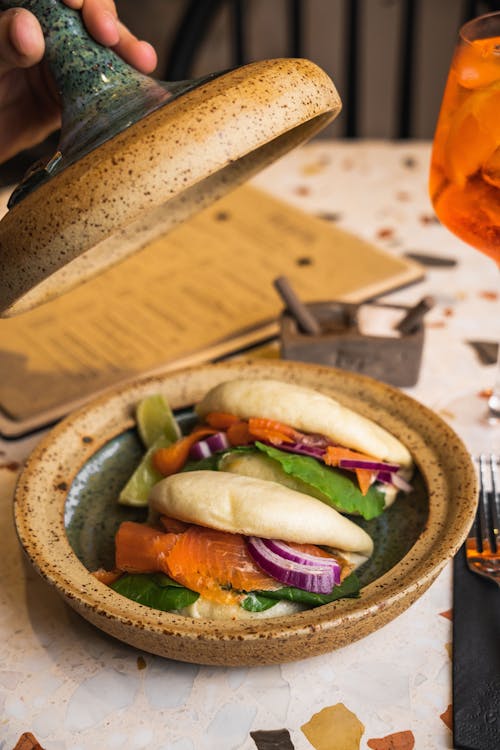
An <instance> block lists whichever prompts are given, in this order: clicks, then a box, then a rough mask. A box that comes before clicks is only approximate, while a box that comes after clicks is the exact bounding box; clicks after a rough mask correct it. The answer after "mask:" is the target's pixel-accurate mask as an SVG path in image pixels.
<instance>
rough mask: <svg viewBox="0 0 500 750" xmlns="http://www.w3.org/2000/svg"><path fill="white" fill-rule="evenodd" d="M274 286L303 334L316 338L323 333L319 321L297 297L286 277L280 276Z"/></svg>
mask: <svg viewBox="0 0 500 750" xmlns="http://www.w3.org/2000/svg"><path fill="white" fill-rule="evenodd" d="M273 284H274V288H275V289H276V291H277V292H278V294H279V295H280V297H281V299H282V300H283V302H284V303H285V305H286V309H287V312H288V314H289V315H291V316H292V317H293V318H294V320H295V321H296V322H297V325H298V329H299V330H300V331H301V332H302V333H308V334H310V335H316V336H317V335H319V334H320V333H321V327H320V325H319V323H318V321H317V320H316V318H315V317H314V315H313V314H312V313H311V310H310V309H309V307H308V306H307V305H305V304H304V303H303V302H302V301H301V300H300V299H299V298H298V297H297V295H296V294H295V292H294V290H293V288H292V285H291V284H290V282H289V280H288V279H287V278H286V277H285V276H278V278H277V279H275V280H274V282H273Z"/></svg>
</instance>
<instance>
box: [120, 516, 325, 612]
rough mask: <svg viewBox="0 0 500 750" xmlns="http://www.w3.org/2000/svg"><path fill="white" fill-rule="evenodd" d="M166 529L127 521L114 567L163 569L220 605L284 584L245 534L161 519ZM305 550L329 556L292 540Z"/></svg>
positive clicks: (129, 570)
mask: <svg viewBox="0 0 500 750" xmlns="http://www.w3.org/2000/svg"><path fill="white" fill-rule="evenodd" d="M161 520H162V522H163V524H164V527H165V528H166V529H167V531H162V530H161V529H155V528H152V527H150V526H146V525H145V524H141V523H134V522H133V521H125V522H124V523H122V524H121V525H120V528H119V529H118V532H117V534H116V537H115V560H116V568H117V569H118V570H119V571H122V572H126V573H157V572H162V573H165V574H166V575H168V576H170V578H173V579H174V581H177V583H180V584H181V585H183V586H186V588H188V589H191V591H196V592H197V593H198V594H201V596H203V597H205V598H206V599H208V600H209V601H212V602H216V603H218V604H238V603H239V601H240V600H241V599H242V598H243V597H244V596H245V592H250V591H270V590H272V589H277V588H280V587H281V585H282V584H280V583H279V582H278V581H277V580H275V579H274V578H272V577H271V576H269V575H267V573H264V571H263V570H261V568H259V566H258V565H257V564H256V563H255V562H254V561H253V559H252V557H251V556H250V554H249V552H248V549H247V545H246V541H245V538H244V537H243V536H242V535H241V534H232V533H230V532H228V531H217V530H215V529H209V528H206V527H204V526H197V525H196V524H191V525H186V524H185V523H183V522H182V521H176V520H174V519H169V518H167V517H162V519H161ZM290 546H292V547H293V548H294V549H296V550H297V551H300V552H305V553H307V554H313V555H319V556H325V557H330V555H329V554H328V553H327V552H324V551H323V550H322V549H320V548H318V547H316V546H315V545H312V544H290Z"/></svg>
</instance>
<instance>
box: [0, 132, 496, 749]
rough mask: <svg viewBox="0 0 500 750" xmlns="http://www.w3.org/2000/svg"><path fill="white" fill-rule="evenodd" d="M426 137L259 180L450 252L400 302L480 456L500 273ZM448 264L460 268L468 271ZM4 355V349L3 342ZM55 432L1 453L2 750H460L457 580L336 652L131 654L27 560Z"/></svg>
mask: <svg viewBox="0 0 500 750" xmlns="http://www.w3.org/2000/svg"><path fill="white" fill-rule="evenodd" d="M429 156H430V146H429V144H428V143H424V142H404V143H386V142H363V141H357V142H347V141H335V142H333V141H321V140H317V141H315V142H313V143H312V144H310V145H308V146H305V147H303V148H301V149H298V150H296V151H295V152H293V153H291V154H290V155H288V156H286V157H285V158H283V159H282V160H281V161H280V162H278V163H277V164H275V165H273V166H272V167H270V168H268V169H267V170H266V171H265V172H263V173H262V174H260V175H259V176H258V177H257V178H255V179H254V184H255V185H257V186H258V187H261V188H263V189H264V190H268V191H270V192H271V193H273V194H274V195H276V196H278V197H280V198H283V199H285V200H287V201H289V202H290V203H292V204H293V205H295V206H297V207H299V208H301V209H303V210H305V211H307V212H310V213H312V214H315V215H319V216H323V217H324V218H325V219H326V220H329V221H334V222H335V223H336V224H337V225H338V226H339V227H341V228H343V229H346V230H349V231H352V232H354V233H356V234H358V235H359V236H361V237H363V238H364V239H367V240H370V241H372V242H374V243H375V244H377V245H378V246H379V247H381V248H383V249H385V250H387V251H388V252H389V253H394V254H395V255H402V254H404V253H408V252H410V253H418V254H424V255H427V256H433V257H436V256H438V257H439V258H441V259H443V258H444V259H446V260H447V261H449V263H448V264H445V265H440V266H435V265H426V267H425V272H426V276H425V279H424V280H423V281H421V282H418V283H416V284H413V285H411V286H408V287H406V288H404V289H400V290H398V291H397V292H393V293H392V294H391V295H386V297H385V298H384V299H385V300H388V301H391V302H396V303H404V304H410V305H411V304H414V303H416V302H417V301H418V300H419V299H421V298H422V297H423V296H424V295H432V296H434V298H435V301H436V304H435V306H434V307H433V309H432V310H431V311H430V312H429V313H428V315H427V316H426V319H425V346H424V352H423V360H422V366H421V371H420V377H419V380H418V383H417V385H416V386H414V387H412V388H409V389H406V391H407V393H409V395H411V396H413V397H414V398H416V399H417V400H419V401H421V402H423V403H424V404H425V405H427V406H429V407H431V408H433V409H435V410H436V411H438V412H439V413H440V414H441V415H442V416H443V418H444V419H446V420H447V421H449V422H450V424H451V425H452V426H454V427H455V429H457V431H459V433H460V434H461V437H462V438H463V440H464V441H465V443H466V445H467V446H468V448H469V449H470V451H471V452H472V453H476V452H477V451H479V450H496V451H497V453H498V452H500V428H498V427H494V426H487V425H486V424H484V423H482V422H481V420H480V419H479V418H478V419H477V420H476V421H473V422H472V423H471V424H470V425H469V426H468V427H467V428H462V427H460V425H458V423H457V422H456V408H455V406H456V404H458V403H459V401H460V398H461V397H462V396H464V395H466V394H467V393H474V394H476V397H477V398H476V401H477V414H480V413H482V412H484V409H485V404H486V401H485V394H486V393H487V390H488V388H490V387H491V385H492V381H493V378H494V374H495V366H494V364H484V363H483V361H482V359H481V358H480V356H479V354H478V352H477V350H476V349H475V348H474V347H473V346H471V345H470V344H469V343H468V342H469V341H477V340H481V341H491V342H494V341H495V340H496V339H497V338H500V328H499V326H498V319H499V316H498V303H499V301H498V294H497V289H498V287H497V282H498V279H497V275H498V274H497V273H496V272H495V268H494V266H493V263H492V262H491V261H490V260H488V259H487V258H486V257H485V256H484V257H483V256H482V255H481V254H480V253H478V252H476V251H474V250H473V249H471V248H469V247H467V246H466V245H465V244H463V243H461V242H460V241H459V240H458V239H456V238H455V237H453V236H452V235H451V234H450V233H448V231H447V230H446V229H445V228H443V227H442V226H440V224H439V223H438V222H437V221H436V220H435V218H434V215H433V212H432V207H431V205H430V202H429V199H428V196H427V172H428V163H429ZM451 261H456V263H455V264H454V265H452V264H451ZM0 346H1V343H0ZM39 439H40V433H38V434H37V435H34V436H31V437H29V438H25V439H22V440H10V441H7V440H0V528H1V529H2V545H1V546H2V554H1V556H0V579H1V586H0V750H13V748H14V747H15V746H16V743H17V742H18V740H19V738H20V737H21V735H23V733H26V732H30V733H32V735H33V737H36V739H37V740H38V742H39V743H40V746H41V747H42V748H44V750H118V749H120V750H122V748H127V750H142V749H143V748H154V749H155V750H255V748H258V750H271V748H274V749H275V750H293V749H295V750H311V748H315V750H358V748H361V749H362V750H366V748H372V749H373V750H411V748H416V749H417V750H447V749H449V748H452V734H451V730H450V722H451V708H450V704H451V660H450V656H451V637H452V633H451V627H452V623H451V618H452V599H451V583H452V569H451V564H448V565H447V566H446V568H445V569H444V571H443V572H442V573H441V574H440V576H439V577H438V578H437V580H436V581H435V582H434V583H433V584H432V585H431V587H430V589H428V591H427V592H426V593H425V594H424V595H423V596H422V597H421V598H420V599H419V600H418V601H416V602H415V603H414V604H413V605H412V606H411V607H410V608H409V609H408V610H407V611H406V612H405V613H404V614H402V615H400V616H399V617H398V618H397V619H396V620H394V621H392V622H391V623H389V624H388V625H386V626H384V627H383V628H382V629H380V630H378V631H377V632H375V633H373V634H372V635H370V636H369V637H367V638H365V639H363V640H361V641H357V642H355V643H353V644H351V645H349V646H346V647H344V648H342V649H340V650H337V651H334V652H332V653H330V654H327V655H324V656H318V657H314V658H310V659H307V660H304V661H300V662H295V663H289V664H284V665H278V666H267V667H252V668H216V667H205V666H196V665H192V664H184V663H178V662H174V661H168V660H165V659H162V658H160V657H155V656H152V655H150V654H147V653H142V652H139V651H137V650H136V649H134V648H132V647H129V646H126V645H124V644H121V643H120V642H118V641H115V640H113V639H111V638H110V637H108V636H107V635H105V634H104V633H102V632H100V631H99V630H97V629H95V628H93V627H92V626H91V625H90V624H88V623H87V622H86V621H84V620H83V619H81V618H80V617H79V616H78V615H77V614H75V613H74V612H73V611H72V610H70V609H69V608H68V607H67V606H66V605H65V604H64V603H63V601H62V600H61V599H60V598H59V596H58V595H57V594H56V593H55V592H54V591H52V590H51V589H50V588H49V587H48V586H47V585H46V583H45V582H43V581H42V580H41V579H40V578H39V577H38V576H37V574H36V573H35V572H34V571H33V570H32V569H31V568H30V567H29V566H28V565H27V563H26V562H25V560H24V558H23V554H22V551H21V549H20V547H19V544H18V541H17V538H16V535H15V530H14V525H13V519H12V497H13V491H14V486H15V482H16V477H17V475H18V471H19V470H20V468H21V467H22V464H23V461H24V459H25V458H26V457H27V455H28V454H29V452H30V450H31V449H32V448H33V446H34V445H35V444H36V442H37V440H39Z"/></svg>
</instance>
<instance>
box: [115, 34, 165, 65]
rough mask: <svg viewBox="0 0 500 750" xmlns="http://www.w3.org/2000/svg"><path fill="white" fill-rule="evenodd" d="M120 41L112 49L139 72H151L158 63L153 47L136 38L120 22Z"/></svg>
mask: <svg viewBox="0 0 500 750" xmlns="http://www.w3.org/2000/svg"><path fill="white" fill-rule="evenodd" d="M119 28H120V41H119V43H118V44H117V45H115V47H114V50H115V51H116V52H117V53H118V54H119V55H120V57H123V59H124V60H126V61H127V62H128V63H129V64H130V65H133V66H134V67H135V68H137V70H140V71H141V73H152V72H153V70H154V69H155V68H156V66H157V64H158V58H157V56H156V52H155V49H154V47H152V46H151V44H149V43H148V42H143V41H140V40H139V39H137V37H135V36H134V35H133V34H132V33H131V32H130V31H129V30H128V29H127V28H126V26H124V25H123V24H122V23H119Z"/></svg>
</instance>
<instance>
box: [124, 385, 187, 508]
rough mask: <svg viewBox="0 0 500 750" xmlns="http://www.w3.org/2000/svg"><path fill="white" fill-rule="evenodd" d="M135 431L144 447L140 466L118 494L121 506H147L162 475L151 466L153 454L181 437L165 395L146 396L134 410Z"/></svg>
mask: <svg viewBox="0 0 500 750" xmlns="http://www.w3.org/2000/svg"><path fill="white" fill-rule="evenodd" d="M136 419H137V430H138V432H139V435H140V437H141V440H142V442H143V443H144V445H145V447H146V448H147V451H146V453H145V454H144V456H143V457H142V460H141V462H140V464H139V466H138V467H137V468H136V469H135V471H134V473H133V474H132V476H131V477H130V479H129V480H128V482H127V484H126V485H125V487H124V488H123V489H122V491H121V492H120V495H119V498H118V500H119V502H120V503H121V504H122V505H135V506H146V505H147V504H148V497H149V493H150V492H151V489H152V488H153V486H154V485H155V484H156V483H157V482H159V481H160V479H162V475H161V474H160V472H159V471H157V470H156V469H155V467H154V466H153V454H154V452H155V451H157V450H158V449H159V448H167V447H168V446H169V445H171V444H172V443H174V442H175V441H176V440H178V439H179V438H180V437H181V431H180V429H179V425H178V424H177V422H176V420H175V417H174V415H173V414H172V410H171V408H170V406H169V405H168V403H167V400H166V399H165V397H164V396H162V395H161V394H159V393H156V394H153V395H151V396H147V397H146V398H144V399H143V400H142V401H141V402H140V403H139V404H138V406H137V409H136Z"/></svg>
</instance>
